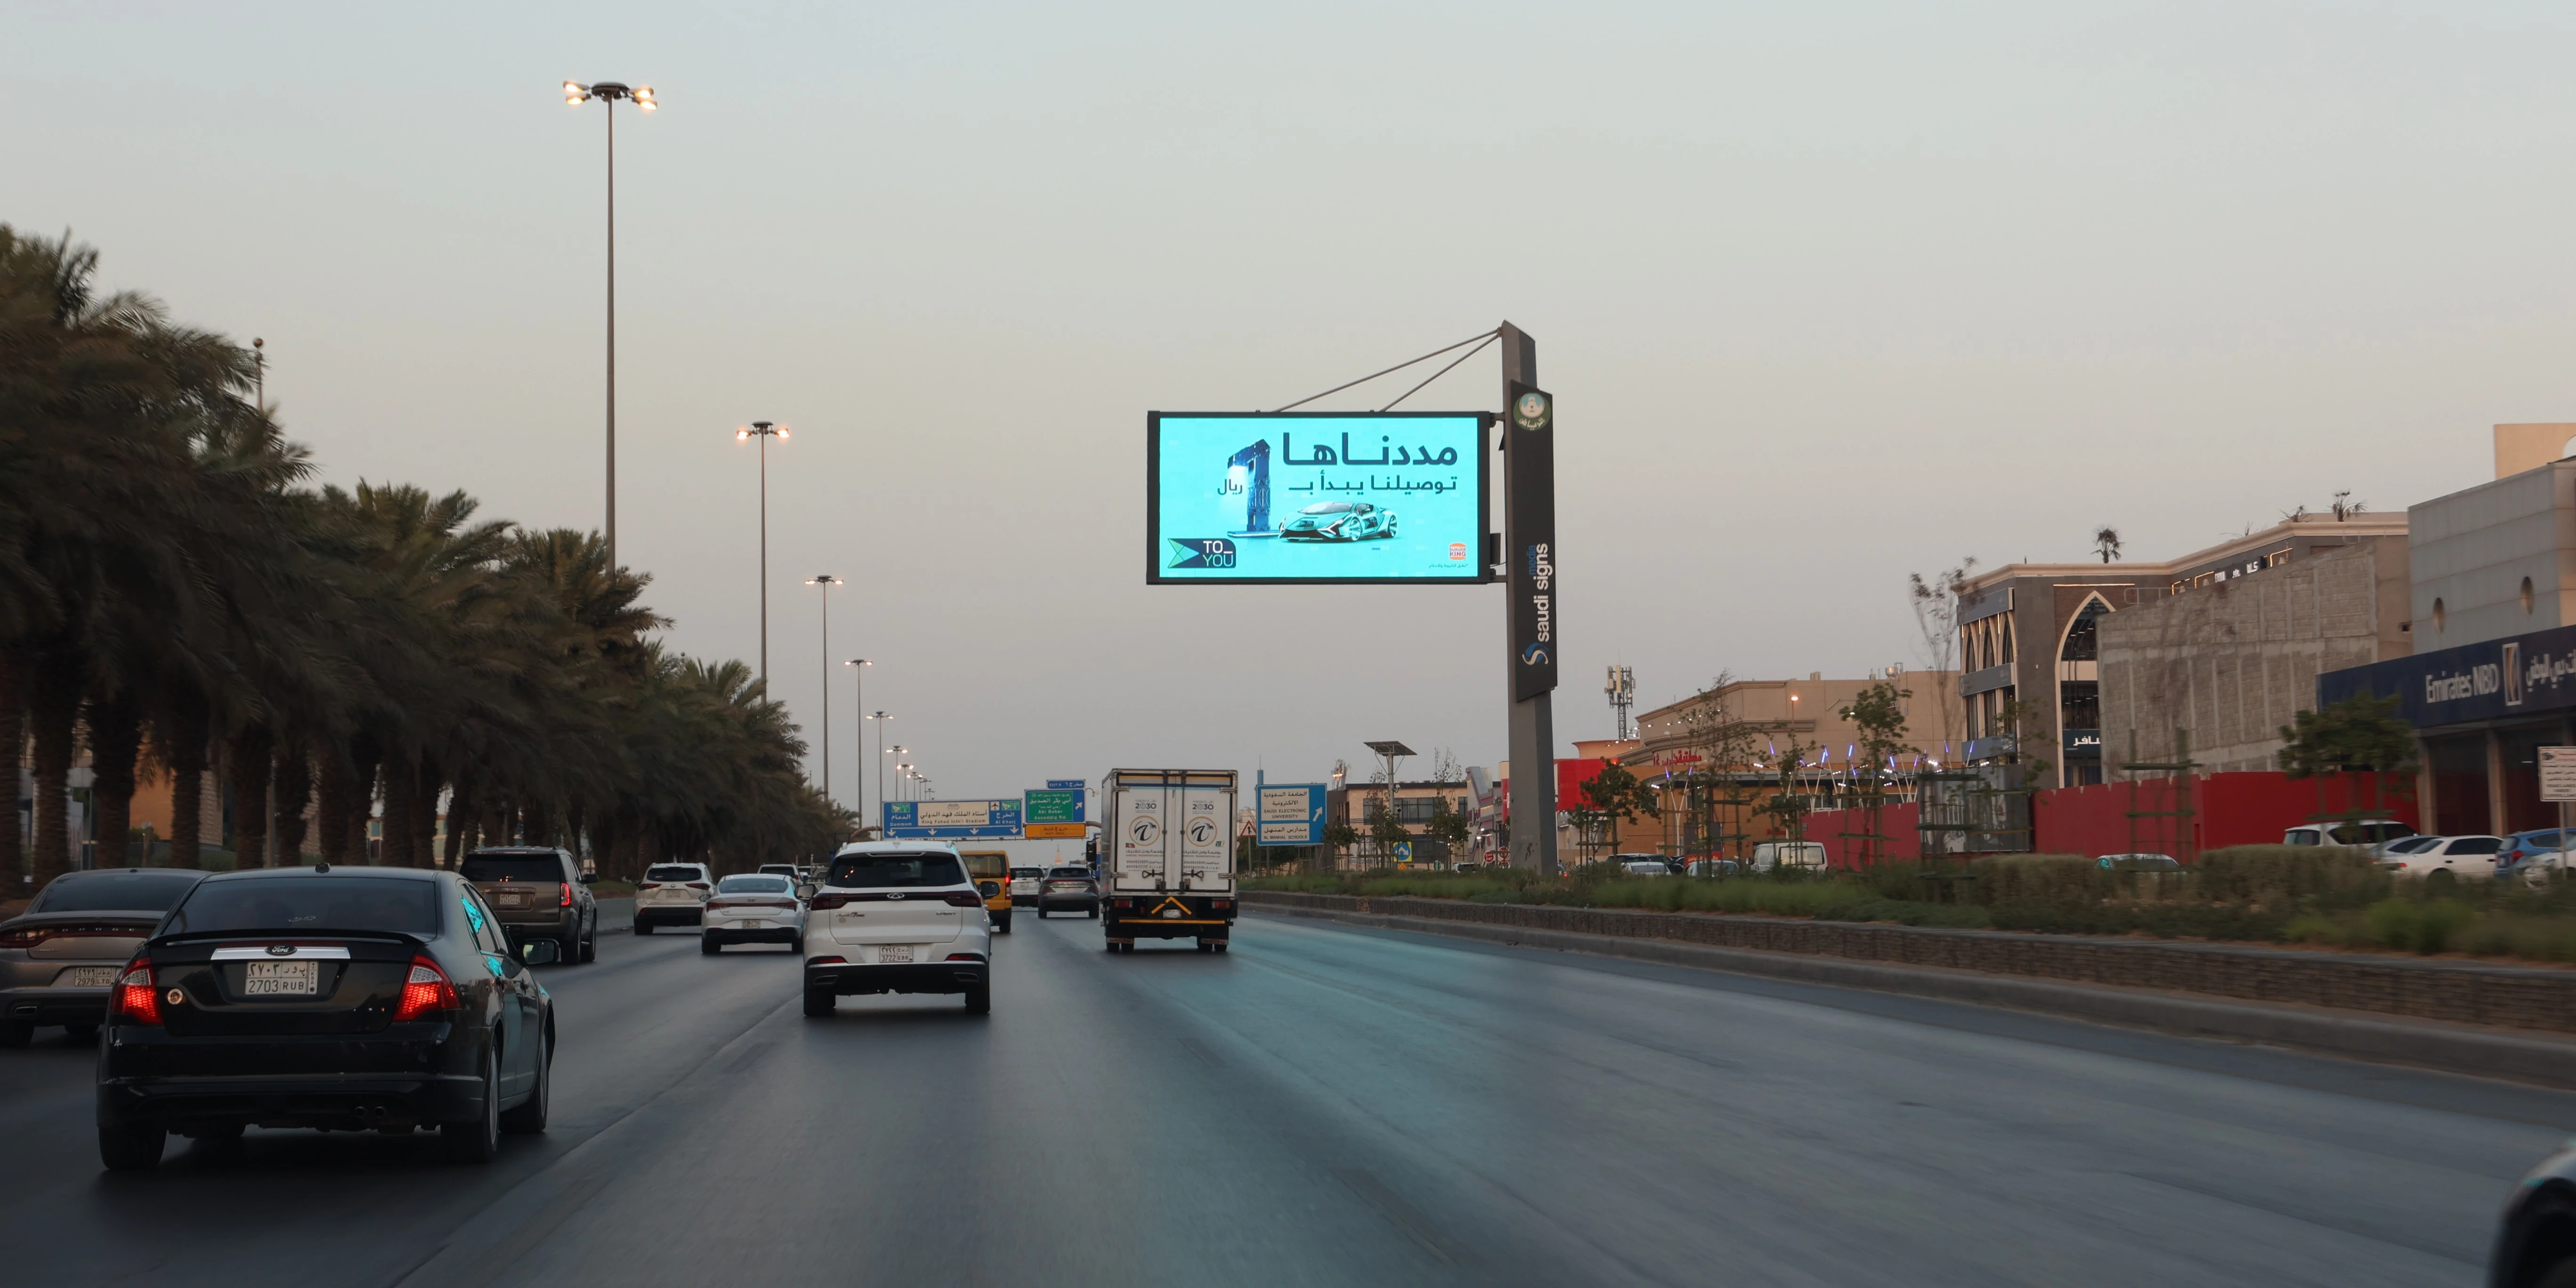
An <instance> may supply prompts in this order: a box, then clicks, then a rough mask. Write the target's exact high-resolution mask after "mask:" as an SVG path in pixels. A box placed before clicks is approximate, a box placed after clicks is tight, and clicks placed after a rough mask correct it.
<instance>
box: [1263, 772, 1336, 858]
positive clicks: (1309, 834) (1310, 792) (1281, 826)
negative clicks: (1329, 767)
mask: <svg viewBox="0 0 2576 1288" xmlns="http://www.w3.org/2000/svg"><path fill="white" fill-rule="evenodd" d="M1256 795H1257V796H1258V798H1259V799H1258V800H1256V801H1255V803H1254V805H1253V809H1254V811H1255V814H1254V825H1255V827H1257V828H1258V829H1259V831H1258V833H1257V834H1256V837H1255V840H1256V841H1257V843H1259V844H1262V845H1321V844H1323V843H1324V785H1323V784H1322V783H1291V784H1288V785H1286V786H1282V785H1280V784H1277V783H1269V784H1265V785H1263V786H1262V787H1261V789H1260V791H1259V792H1258V793H1256Z"/></svg>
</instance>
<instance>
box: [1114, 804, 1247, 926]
mask: <svg viewBox="0 0 2576 1288" xmlns="http://www.w3.org/2000/svg"><path fill="white" fill-rule="evenodd" d="M1234 788H1235V774H1234V771H1233V770H1231V769H1116V770H1111V771H1110V773H1109V776H1108V777H1106V778H1103V779H1101V780H1100V799H1101V801H1102V802H1103V803H1104V804H1105V805H1106V806H1107V807H1108V808H1107V810H1106V811H1105V813H1106V818H1105V819H1104V821H1105V822H1106V823H1107V824H1108V829H1107V831H1108V835H1107V837H1106V838H1104V839H1105V842H1106V845H1107V848H1108V851H1109V852H1108V854H1107V855H1106V856H1105V858H1104V859H1103V861H1102V863H1101V872H1100V925H1101V929H1102V930H1103V931H1104V932H1105V933H1106V934H1107V936H1108V940H1109V951H1111V952H1113V953H1127V952H1134V951H1136V941H1137V940H1139V939H1195V940H1197V941H1198V946H1199V951H1200V952H1203V953H1221V952H1224V951H1225V949H1226V941H1227V940H1228V939H1229V938H1231V937H1232V934H1233V930H1234V832H1235V821H1234V820H1235V814H1234Z"/></svg>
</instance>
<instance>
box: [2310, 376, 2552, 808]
mask: <svg viewBox="0 0 2576 1288" xmlns="http://www.w3.org/2000/svg"><path fill="white" fill-rule="evenodd" d="M2571 440H2576V424H2551V425H2498V426H2496V473H2497V475H2498V477H2497V478H2496V479H2495V480H2494V481H2493V482H2490V483H2481V484H2479V485H2478V486H2476V487H2473V488H2469V489H2466V490H2464V491H2460V492H2454V493H2452V494H2451V495H2449V496H2445V497H2439V498H2436V499H2434V500H2431V501H2427V502H2425V503H2423V504H2422V505H2417V506H2412V507H2410V508H2409V509H2408V510H2407V519H2408V523H2407V554H2408V565H2409V569H2410V576H2411V579H2412V583H2413V585H2412V595H2411V601H2412V602H2411V605H2410V612H2411V615H2412V618H2413V620H2412V622H2411V623H2410V631H2409V633H2410V634H2411V636H2412V637H2413V640H2414V646H2415V650H2416V651H2415V652H2414V653H2413V654H2412V655H2411V656H2408V657H2400V658H2391V659H2389V660H2387V661H2383V662H2375V663H2372V664H2370V665H2368V666H2356V667H2351V668H2349V669H2346V670H2339V671H2328V672H2325V673H2324V674H2322V675H2319V676H2318V677H2317V702H2318V704H2319V707H2320V709H2322V708H2323V707H2324V706H2325V705H2326V704H2330V703H2334V702H2339V701H2342V700H2343V699H2346V698H2349V697H2352V696H2354V695H2356V694H2361V693H2370V694H2375V695H2378V696H2380V697H2392V696H2393V697H2395V698H2396V699H2397V704H2398V705H2397V710H2398V713H2399V714H2400V715H2402V716H2403V717H2404V718H2405V719H2406V722H2407V723H2408V724H2411V725H2413V726H2414V727H2415V733H2416V737H2417V738H2418V739H2419V740H2420V746H2419V752H2420V754H2419V756H2418V760H2419V762H2420V764H2421V769H2420V771H2419V772H2420V775H2421V776H2420V778H2419V779H2418V781H2417V799H2418V802H2419V803H2420V804H2421V805H2422V806H2423V827H2424V830H2426V831H2428V832H2450V833H2461V832H2490V833H2496V834H2499V835H2502V834H2507V833H2512V832H2519V831H2525V830H2529V829H2532V828H2544V827H2555V826H2557V823H2558V807H2557V806H2556V805H2554V804H2544V803H2543V802H2542V801H2541V799H2540V770H2539V756H2538V749H2539V748H2542V747H2550V746H2576V725H2571V720H2576V457H2570V456H2567V455H2566V452H2567V451H2568V449H2569V447H2570V446H2571V445H2576V443H2571Z"/></svg>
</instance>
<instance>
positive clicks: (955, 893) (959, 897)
mask: <svg viewBox="0 0 2576 1288" xmlns="http://www.w3.org/2000/svg"><path fill="white" fill-rule="evenodd" d="M939 897H940V899H941V900H943V901H944V902H947V903H950V904H954V905H956V906H957V907H960V908H981V907H983V906H984V896H982V895H980V894H977V893H975V892H974V891H972V890H951V891H949V892H948V893H946V894H943V895H941V896H939Z"/></svg>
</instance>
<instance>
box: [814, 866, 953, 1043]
mask: <svg viewBox="0 0 2576 1288" xmlns="http://www.w3.org/2000/svg"><path fill="white" fill-rule="evenodd" d="M806 906H807V909H808V911H809V918H808V923H807V924H808V929H809V931H810V932H811V933H810V934H809V937H808V938H807V941H806V945H805V946H806V950H807V951H808V952H809V953H811V954H813V955H812V956H809V957H807V958H806V959H805V1013H806V1014H807V1015H829V1014H831V1013H832V1008H833V1006H834V1004H835V1003H836V1002H837V1000H838V999H839V998H841V997H843V996H846V995H849V994H852V993H963V994H965V995H966V1010H967V1013H968V1014H971V1015H983V1014H987V1013H989V1012H990V1011H991V1010H992V1009H993V924H992V919H991V918H990V917H988V916H986V915H985V912H984V896H983V895H982V894H981V893H979V892H977V891H976V889H975V883H974V882H973V881H971V880H969V879H968V878H967V875H966V862H965V860H964V859H962V858H960V857H958V854H957V851H956V850H954V849H952V848H950V847H948V846H945V845H936V844H933V845H924V844H922V843H920V842H918V841H862V842H859V843H857V844H854V845H844V846H842V847H841V850H840V853H838V854H835V855H833V856H832V864H831V866H830V867H829V868H827V869H825V870H824V873H823V881H822V884H821V885H820V886H819V887H817V888H816V889H815V891H814V895H813V897H812V898H811V899H808V900H807V901H806Z"/></svg>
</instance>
